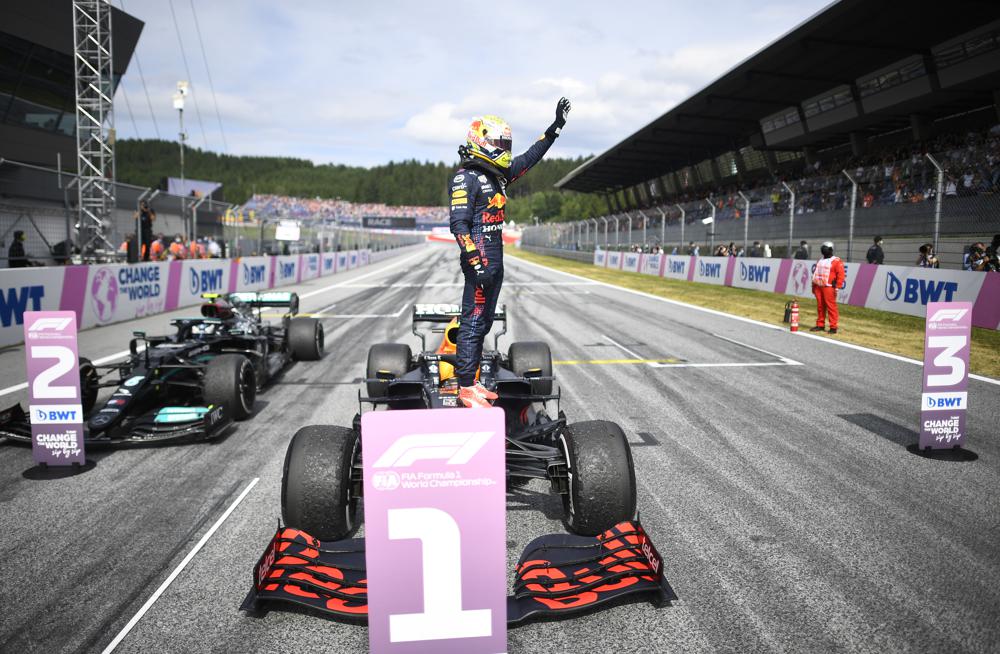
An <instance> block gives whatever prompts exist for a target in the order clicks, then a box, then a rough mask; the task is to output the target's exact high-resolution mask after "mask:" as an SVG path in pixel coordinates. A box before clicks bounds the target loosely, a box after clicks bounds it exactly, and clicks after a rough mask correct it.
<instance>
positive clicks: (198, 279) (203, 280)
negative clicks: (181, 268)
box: [191, 268, 222, 295]
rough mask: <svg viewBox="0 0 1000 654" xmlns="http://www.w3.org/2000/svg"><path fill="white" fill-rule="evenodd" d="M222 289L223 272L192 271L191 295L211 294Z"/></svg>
mask: <svg viewBox="0 0 1000 654" xmlns="http://www.w3.org/2000/svg"><path fill="white" fill-rule="evenodd" d="M221 288H222V270H221V269H215V270H195V269H194V268H192V269H191V295H198V294H200V293H209V292H212V291H217V290H219V289H221Z"/></svg>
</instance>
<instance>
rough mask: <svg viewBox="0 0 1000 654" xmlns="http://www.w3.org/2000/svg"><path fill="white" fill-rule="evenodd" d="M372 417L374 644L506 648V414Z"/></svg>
mask: <svg viewBox="0 0 1000 654" xmlns="http://www.w3.org/2000/svg"><path fill="white" fill-rule="evenodd" d="M361 425H362V428H361V433H362V452H363V453H364V456H363V461H364V497H365V522H366V527H365V529H366V531H365V550H366V553H365V559H366V567H367V569H368V607H369V613H368V625H369V632H368V633H369V644H370V648H371V651H372V652H375V653H377V654H416V653H420V654H430V653H435V654H458V653H461V654H479V653H482V654H486V653H490V654H493V653H495V652H505V651H507V610H506V606H507V599H506V592H507V591H506V586H507V571H506V567H507V560H506V550H505V548H506V467H505V451H504V450H505V448H504V439H505V423H504V412H503V410H501V409H479V410H471V411H470V410H455V411H441V410H417V411H402V410H397V411H371V412H368V413H365V414H364V415H363V416H362V418H361Z"/></svg>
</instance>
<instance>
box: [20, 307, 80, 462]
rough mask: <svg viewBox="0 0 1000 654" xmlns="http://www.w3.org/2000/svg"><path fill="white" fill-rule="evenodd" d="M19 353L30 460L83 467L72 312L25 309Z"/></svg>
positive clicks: (78, 375)
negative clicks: (24, 362)
mask: <svg viewBox="0 0 1000 654" xmlns="http://www.w3.org/2000/svg"><path fill="white" fill-rule="evenodd" d="M24 356H25V359H26V360H27V372H28V394H29V398H30V400H29V409H28V411H29V415H30V417H31V451H32V455H33V457H34V459H35V462H36V463H43V464H46V465H51V466H68V465H73V464H80V465H83V464H84V463H86V462H87V458H86V454H85V452H84V449H83V406H82V403H81V398H80V360H79V355H78V352H77V345H76V314H75V313H74V312H72V311H26V312H25V313H24Z"/></svg>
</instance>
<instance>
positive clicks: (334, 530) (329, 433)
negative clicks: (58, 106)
mask: <svg viewBox="0 0 1000 654" xmlns="http://www.w3.org/2000/svg"><path fill="white" fill-rule="evenodd" d="M360 452H361V440H360V439H359V438H358V434H357V432H356V431H354V430H353V429H348V428H347V427H332V426H327V425H309V426H308V427H303V428H302V429H300V430H298V431H297V432H295V435H294V436H292V441H291V442H290V443H289V444H288V451H287V452H286V453H285V468H284V473H283V474H282V476H281V517H282V520H284V522H285V524H286V525H288V526H289V527H292V528H294V529H301V530H302V531H304V532H306V533H307V534H309V535H310V536H314V537H316V538H318V539H320V540H340V539H341V538H344V537H345V536H347V535H349V534H350V533H351V532H352V531H354V529H355V527H356V526H357V512H358V497H357V496H356V495H355V494H354V493H353V490H352V488H353V487H352V484H353V482H352V480H351V471H352V469H353V467H354V465H355V463H357V462H358V460H359V457H360Z"/></svg>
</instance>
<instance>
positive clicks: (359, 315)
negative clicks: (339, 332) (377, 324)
mask: <svg viewBox="0 0 1000 654" xmlns="http://www.w3.org/2000/svg"><path fill="white" fill-rule="evenodd" d="M408 306H410V305H409V303H407V304H404V305H403V306H402V307H400V308H399V311H397V312H396V313H336V314H334V315H332V316H323V317H324V318H399V317H400V316H401V315H403V312H404V311H406V307H408ZM313 315H316V314H313Z"/></svg>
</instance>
